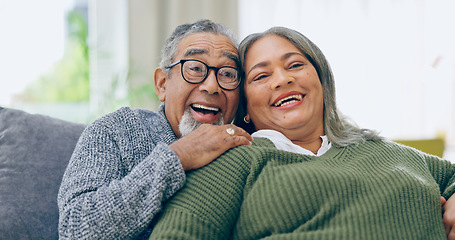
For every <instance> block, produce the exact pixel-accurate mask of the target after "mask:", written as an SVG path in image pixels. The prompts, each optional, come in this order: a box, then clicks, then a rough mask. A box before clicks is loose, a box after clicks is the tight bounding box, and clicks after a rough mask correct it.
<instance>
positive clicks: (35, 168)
mask: <svg viewBox="0 0 455 240" xmlns="http://www.w3.org/2000/svg"><path fill="white" fill-rule="evenodd" d="M84 128H85V125H83V124H76V123H71V122H67V121H63V120H60V119H56V118H52V117H48V116H44V115H38V114H29V113H26V112H23V111H20V110H16V109H10V108H1V107H0V239H58V232H57V225H58V208H57V192H58V189H59V187H60V181H61V179H62V176H63V173H64V171H65V168H66V165H67V163H68V161H69V159H70V157H71V154H72V152H73V150H74V147H75V145H76V142H77V140H78V138H79V136H80V134H81V133H82V131H83V129H84Z"/></svg>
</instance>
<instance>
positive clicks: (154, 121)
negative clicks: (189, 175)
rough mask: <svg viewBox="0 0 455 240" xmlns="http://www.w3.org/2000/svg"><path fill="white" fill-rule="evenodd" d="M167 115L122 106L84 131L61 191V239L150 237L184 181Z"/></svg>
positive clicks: (183, 173) (174, 137)
mask: <svg viewBox="0 0 455 240" xmlns="http://www.w3.org/2000/svg"><path fill="white" fill-rule="evenodd" d="M175 140H177V137H176V136H175V134H174V132H173V131H172V128H171V126H170V125H169V122H168V121H167V119H166V117H165V115H164V105H161V106H160V108H159V111H158V113H155V112H152V111H148V110H139V109H131V108H121V109H119V110H117V111H116V112H113V113H111V114H108V115H106V116H104V117H101V118H100V119H98V120H96V121H95V122H93V123H92V124H91V125H89V126H88V127H87V128H86V129H85V130H84V132H83V133H82V135H81V137H80V139H79V142H78V144H77V145H76V148H75V151H74V153H73V155H72V157H71V160H70V162H69V165H68V167H67V169H66V172H65V174H64V176H63V180H62V184H61V187H60V191H59V194H58V207H59V212H60V220H59V236H60V239H143V238H147V237H148V235H149V234H150V232H151V228H152V226H153V220H154V217H155V216H156V214H157V213H158V212H159V211H160V210H161V208H162V203H163V201H165V200H167V199H168V198H169V197H170V196H172V195H173V194H174V193H175V192H176V191H177V190H179V189H180V188H181V187H182V186H183V184H184V182H185V172H184V170H183V168H182V166H181V164H180V161H179V159H178V157H177V155H176V154H175V153H174V152H173V151H172V150H171V149H170V148H169V144H170V143H172V142H174V141H175Z"/></svg>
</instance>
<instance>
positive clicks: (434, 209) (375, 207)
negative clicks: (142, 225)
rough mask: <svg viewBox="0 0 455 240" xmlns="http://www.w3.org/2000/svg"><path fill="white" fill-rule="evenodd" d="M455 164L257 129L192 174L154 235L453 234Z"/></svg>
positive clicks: (402, 150) (388, 148)
mask: <svg viewBox="0 0 455 240" xmlns="http://www.w3.org/2000/svg"><path fill="white" fill-rule="evenodd" d="M454 173H455V166H454V165H452V164H451V163H450V162H448V161H444V160H441V159H440V158H438V157H435V156H431V155H427V154H424V153H422V152H419V151H417V150H414V149H411V148H408V147H405V146H403V145H399V144H397V143H393V142H388V141H384V142H373V141H367V142H365V143H363V144H360V145H357V146H349V147H344V148H337V147H332V148H331V149H330V150H329V151H328V152H326V153H325V154H324V155H322V156H320V157H314V156H307V155H300V154H295V153H290V152H286V151H280V150H277V149H276V148H275V147H274V146H273V143H271V142H270V141H269V140H267V139H262V138H256V139H255V141H254V144H253V146H241V147H237V148H234V149H231V150H230V151H228V152H226V153H225V154H223V155H222V156H220V157H219V158H218V159H217V160H216V161H214V162H213V163H211V164H209V165H207V166H206V167H203V168H201V169H199V170H196V171H193V172H191V173H189V174H188V175H187V182H186V185H185V186H184V188H182V189H181V190H180V191H179V192H178V193H177V194H176V195H175V196H174V197H173V198H172V199H171V200H170V201H169V202H168V203H167V205H166V208H165V209H164V211H163V213H162V215H161V217H160V219H159V221H158V223H157V225H156V226H155V228H154V229H153V232H152V235H151V237H150V239H260V238H267V239H349V240H351V239H400V240H401V239H446V236H445V231H444V226H443V222H442V216H441V213H442V212H441V204H440V196H441V195H442V196H444V197H446V198H448V197H449V196H451V195H452V193H453V192H454V187H455V186H454V185H455V184H452V183H453V182H454V181H455V180H454V179H455V178H454Z"/></svg>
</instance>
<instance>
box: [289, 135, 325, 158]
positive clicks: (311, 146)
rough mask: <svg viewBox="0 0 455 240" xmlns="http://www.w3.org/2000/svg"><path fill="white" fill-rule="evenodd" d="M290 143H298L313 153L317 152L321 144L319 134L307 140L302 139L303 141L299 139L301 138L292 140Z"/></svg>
mask: <svg viewBox="0 0 455 240" xmlns="http://www.w3.org/2000/svg"><path fill="white" fill-rule="evenodd" d="M291 141H292V143H294V144H296V145H299V146H301V147H303V148H305V149H307V150H309V151H311V152H313V153H314V154H317V153H318V151H319V149H320V148H321V145H322V138H321V136H317V137H312V138H310V139H307V140H304V141H301V140H292V139H291Z"/></svg>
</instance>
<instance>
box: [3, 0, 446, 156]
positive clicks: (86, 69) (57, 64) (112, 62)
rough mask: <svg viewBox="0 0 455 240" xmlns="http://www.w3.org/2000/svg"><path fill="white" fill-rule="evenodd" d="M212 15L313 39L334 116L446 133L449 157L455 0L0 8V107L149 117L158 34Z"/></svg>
mask: <svg viewBox="0 0 455 240" xmlns="http://www.w3.org/2000/svg"><path fill="white" fill-rule="evenodd" d="M201 18H209V19H212V20H214V21H216V22H221V23H223V24H225V25H226V26H227V27H229V28H231V29H232V30H233V32H234V33H236V34H237V36H238V38H239V40H241V39H243V38H244V37H245V36H246V35H248V34H249V33H253V32H258V31H263V30H266V29H268V28H269V27H272V26H276V25H282V26H287V27H290V28H294V29H296V30H298V31H300V32H302V33H303V34H305V35H306V36H307V37H309V38H310V39H311V40H312V41H314V42H315V43H316V44H317V45H318V46H319V47H320V48H321V49H322V51H323V52H324V53H325V54H326V56H327V58H328V60H329V62H330V63H331V66H332V69H333V71H334V74H335V80H336V87H337V100H338V104H339V108H340V109H341V111H342V112H343V113H344V114H346V115H348V116H350V117H351V118H352V119H353V120H354V121H355V122H356V123H357V124H358V125H360V126H362V127H366V128H373V129H377V130H379V131H381V132H382V134H383V135H384V136H386V137H389V138H393V139H417V138H433V137H437V136H439V137H444V138H445V139H446V145H447V149H448V150H447V154H446V156H447V157H448V158H451V159H453V160H454V162H455V158H453V155H454V151H455V150H454V148H455V45H454V44H453V43H454V42H455V31H453V30H452V28H453V26H454V24H455V1H452V0H383V1H377V0H324V1H320V0H280V1H278V0H129V1H128V0H42V1H32V0H15V1H2V2H1V3H0V29H2V32H1V36H2V37H1V38H0V81H1V82H0V106H6V107H15V108H20V109H24V110H26V111H30V112H38V113H43V114H48V115H52V116H56V117H60V118H64V119H67V120H71V121H78V122H86V123H88V122H91V121H93V120H94V119H95V118H97V117H99V116H101V115H103V114H106V113H108V112H110V111H113V110H115V109H116V108H118V107H120V106H125V105H128V106H132V107H140V108H149V109H152V110H155V109H156V107H157V106H158V104H159V101H158V100H157V98H156V96H155V93H154V90H153V72H154V70H155V68H156V67H157V66H158V63H159V59H160V49H161V45H162V44H163V42H164V39H165V38H166V37H167V36H168V35H169V34H170V32H171V31H172V30H173V29H174V28H175V27H176V26H177V25H179V24H182V23H187V22H193V21H195V20H198V19H201Z"/></svg>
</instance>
